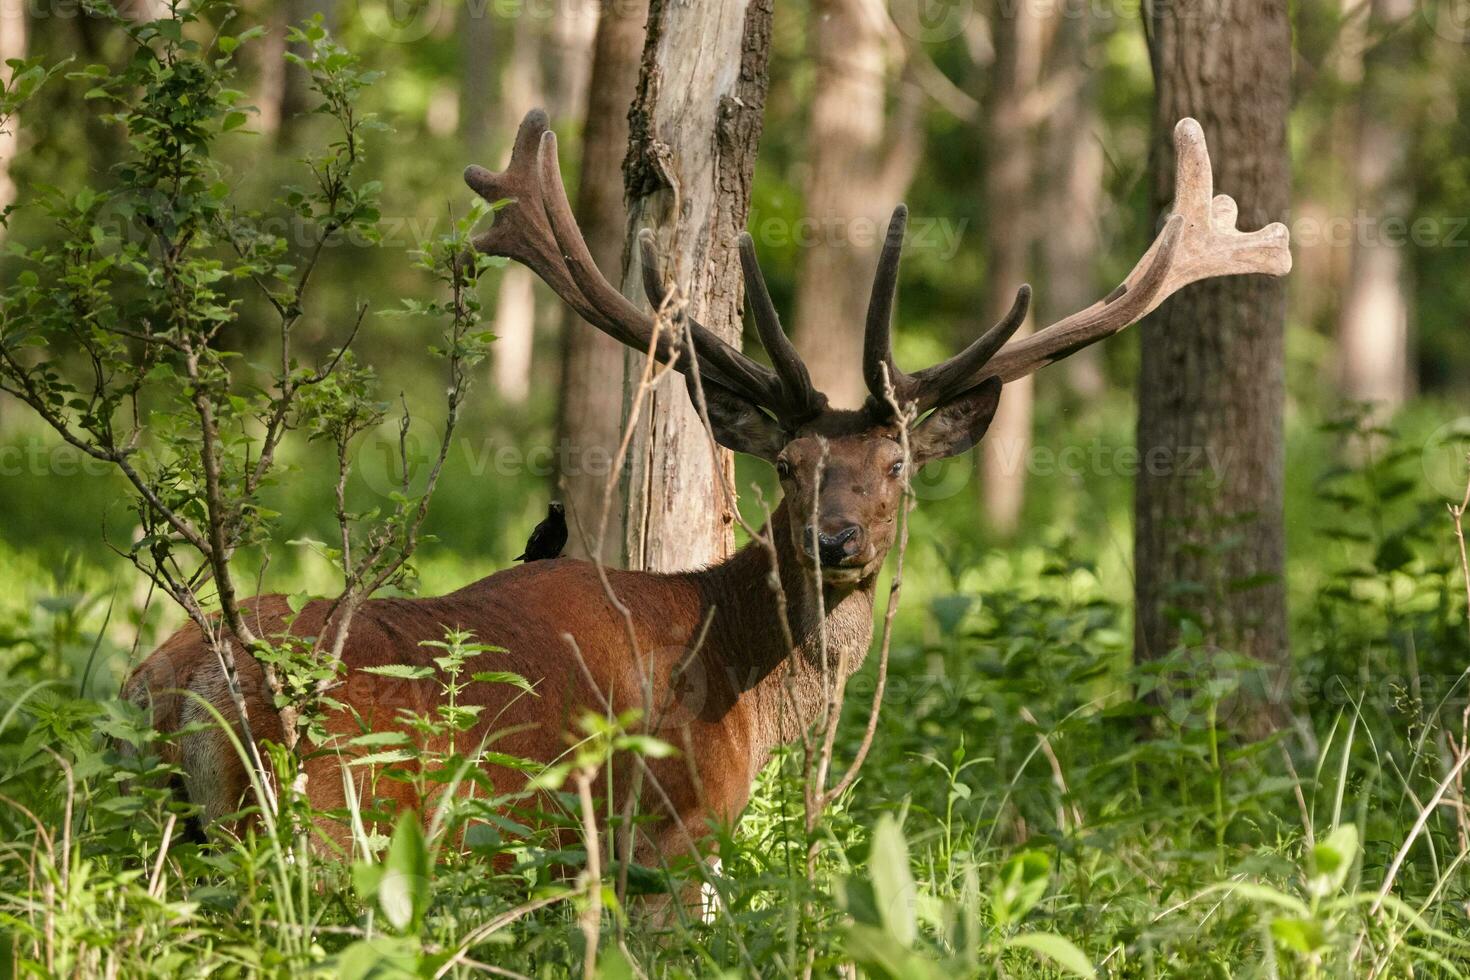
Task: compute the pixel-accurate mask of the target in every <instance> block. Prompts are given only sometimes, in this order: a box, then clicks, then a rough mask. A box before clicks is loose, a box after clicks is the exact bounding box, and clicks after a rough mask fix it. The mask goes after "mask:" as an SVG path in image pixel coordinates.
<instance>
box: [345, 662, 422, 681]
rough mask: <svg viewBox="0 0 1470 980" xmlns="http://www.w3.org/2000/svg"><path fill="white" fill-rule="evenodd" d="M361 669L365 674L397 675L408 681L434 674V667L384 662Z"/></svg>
mask: <svg viewBox="0 0 1470 980" xmlns="http://www.w3.org/2000/svg"><path fill="white" fill-rule="evenodd" d="M361 670H362V672H363V673H364V674H377V675H379V676H380V677H397V678H400V679H402V680H408V681H418V680H423V679H424V678H426V677H433V676H434V668H433V667H410V666H409V665H408V664H383V665H381V666H378V667H363V668H361Z"/></svg>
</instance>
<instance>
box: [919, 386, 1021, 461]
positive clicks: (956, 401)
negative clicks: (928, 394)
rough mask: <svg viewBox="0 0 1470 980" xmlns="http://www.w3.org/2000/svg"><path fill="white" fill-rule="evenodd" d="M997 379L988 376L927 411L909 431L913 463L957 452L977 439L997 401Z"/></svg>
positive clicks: (998, 388)
mask: <svg viewBox="0 0 1470 980" xmlns="http://www.w3.org/2000/svg"><path fill="white" fill-rule="evenodd" d="M1000 386H1001V382H1000V379H999V378H997V377H993V376H992V377H989V378H986V379H985V380H984V381H982V382H980V383H979V384H978V385H976V386H975V387H973V388H971V389H969V390H968V391H966V392H964V393H963V394H961V395H958V396H956V397H954V398H951V399H950V400H949V401H947V402H945V403H944V404H943V405H940V406H939V407H938V408H936V409H935V410H934V411H932V412H930V413H929V417H928V418H926V419H924V421H922V422H920V423H919V424H918V425H916V426H915V427H914V430H913V431H912V432H911V433H909V451H910V452H912V453H913V456H914V465H915V466H923V465H924V464H925V463H927V462H929V461H930V460H933V459H943V458H944V457H946V456H958V455H959V454H960V453H962V452H964V451H965V450H966V449H969V448H970V447H971V446H973V445H975V443H977V442H979V441H980V439H981V437H982V436H984V435H985V430H986V429H988V428H990V420H991V419H993V418H994V417H995V409H996V407H997V406H999V405H1000Z"/></svg>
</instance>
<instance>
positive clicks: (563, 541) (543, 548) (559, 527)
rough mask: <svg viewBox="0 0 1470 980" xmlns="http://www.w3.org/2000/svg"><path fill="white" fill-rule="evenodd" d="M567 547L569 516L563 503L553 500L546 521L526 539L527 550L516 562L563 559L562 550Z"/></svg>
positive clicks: (537, 526)
mask: <svg viewBox="0 0 1470 980" xmlns="http://www.w3.org/2000/svg"><path fill="white" fill-rule="evenodd" d="M566 546H567V515H566V511H565V510H564V509H563V507H562V505H561V502H560V501H556V500H553V501H552V502H551V506H550V507H548V508H546V520H544V521H542V522H541V523H540V524H537V525H536V529H535V530H534V531H532V532H531V536H530V537H529V538H527V539H526V550H525V551H523V552H521V553H520V554H519V555H517V556H516V559H515V560H516V561H541V560H542V559H545V558H559V557H561V549H563V548H565V547H566Z"/></svg>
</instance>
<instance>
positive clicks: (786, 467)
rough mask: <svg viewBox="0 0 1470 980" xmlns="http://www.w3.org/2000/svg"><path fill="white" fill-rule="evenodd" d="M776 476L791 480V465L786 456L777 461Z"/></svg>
mask: <svg viewBox="0 0 1470 980" xmlns="http://www.w3.org/2000/svg"><path fill="white" fill-rule="evenodd" d="M776 475H777V476H779V477H780V478H781V479H783V480H789V479H791V463H790V462H789V461H788V460H787V459H786V457H784V456H782V457H781V458H780V459H778V460H776Z"/></svg>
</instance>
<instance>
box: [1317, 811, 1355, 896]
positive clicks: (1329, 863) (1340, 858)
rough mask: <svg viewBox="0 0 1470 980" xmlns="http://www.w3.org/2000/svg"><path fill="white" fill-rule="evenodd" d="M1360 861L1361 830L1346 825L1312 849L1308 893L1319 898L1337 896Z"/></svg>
mask: <svg viewBox="0 0 1470 980" xmlns="http://www.w3.org/2000/svg"><path fill="white" fill-rule="evenodd" d="M1357 857H1358V826H1357V824H1351V823H1349V824H1343V825H1342V826H1341V827H1338V828H1337V829H1336V830H1334V831H1332V833H1330V834H1328V835H1327V836H1326V837H1325V838H1323V839H1322V840H1320V841H1318V842H1317V846H1316V847H1313V848H1312V874H1311V877H1310V878H1308V879H1307V889H1308V890H1309V891H1310V892H1311V893H1312V894H1313V895H1317V896H1319V897H1325V896H1327V895H1332V894H1335V893H1336V892H1337V891H1339V890H1340V889H1341V888H1342V885H1343V882H1345V881H1346V880H1347V876H1348V873H1349V872H1350V871H1352V869H1353V862H1354V861H1355V860H1357Z"/></svg>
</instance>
